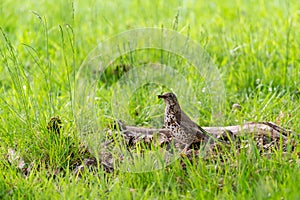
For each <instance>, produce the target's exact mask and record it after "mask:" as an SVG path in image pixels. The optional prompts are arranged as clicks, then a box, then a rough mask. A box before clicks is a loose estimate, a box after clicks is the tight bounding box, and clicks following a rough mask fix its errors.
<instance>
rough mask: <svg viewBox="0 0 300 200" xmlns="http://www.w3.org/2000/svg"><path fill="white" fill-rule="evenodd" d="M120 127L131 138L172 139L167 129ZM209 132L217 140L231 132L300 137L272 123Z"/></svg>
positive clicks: (206, 129)
mask: <svg viewBox="0 0 300 200" xmlns="http://www.w3.org/2000/svg"><path fill="white" fill-rule="evenodd" d="M119 124H121V125H119V127H120V130H121V132H122V133H123V134H124V135H127V136H129V137H134V136H145V137H153V135H164V136H167V137H171V133H170V132H169V131H168V130H166V129H163V128H162V129H151V128H142V127H136V126H126V125H124V124H123V123H121V122H119ZM202 128H203V129H204V130H205V131H207V132H208V133H209V134H210V135H211V136H213V137H215V138H219V137H221V136H222V135H223V134H224V132H230V133H232V134H233V135H234V136H237V137H240V136H244V135H249V134H253V135H254V136H268V137H272V138H282V139H287V136H289V135H294V136H297V137H299V135H297V134H295V133H293V132H292V131H290V130H286V129H284V128H282V127H280V126H277V125H276V124H274V123H272V122H249V123H245V124H243V125H235V126H224V127H202Z"/></svg>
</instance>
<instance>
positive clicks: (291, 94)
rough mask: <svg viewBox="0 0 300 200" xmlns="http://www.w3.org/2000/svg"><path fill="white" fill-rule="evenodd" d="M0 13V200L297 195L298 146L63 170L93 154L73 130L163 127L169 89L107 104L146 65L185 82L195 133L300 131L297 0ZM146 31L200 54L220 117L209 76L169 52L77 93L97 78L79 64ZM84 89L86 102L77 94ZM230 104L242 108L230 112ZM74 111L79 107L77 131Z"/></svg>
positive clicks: (148, 88)
mask: <svg viewBox="0 0 300 200" xmlns="http://www.w3.org/2000/svg"><path fill="white" fill-rule="evenodd" d="M0 16H1V17H0V121H1V122H0V149H1V153H0V171H1V173H0V198H1V199H179V198H180V199H300V159H299V152H300V145H299V144H298V145H297V147H296V149H295V150H294V152H288V153H287V154H283V152H282V151H281V150H280V149H279V150H277V151H274V152H273V153H272V154H271V155H270V156H262V155H261V154H260V153H259V151H258V150H257V149H256V148H255V147H253V149H251V151H249V150H245V151H241V152H239V153H236V152H234V151H233V152H228V153H229V154H230V155H231V156H229V158H228V159H226V161H220V160H211V161H210V160H204V159H199V160H198V161H197V165H195V164H193V163H191V162H189V160H188V159H184V158H183V160H182V161H180V160H179V159H178V160H177V161H175V162H173V163H172V164H170V165H168V166H167V167H165V168H163V169H158V170H153V171H149V172H144V173H133V172H123V171H119V170H115V171H114V172H113V173H107V172H105V171H104V170H103V168H101V166H98V169H97V170H96V172H91V171H89V170H84V171H83V172H82V173H81V177H78V176H77V175H75V174H74V172H73V170H74V168H76V166H77V165H79V164H81V163H82V162H83V160H84V159H85V158H89V157H90V156H91V154H90V153H91V152H88V151H87V150H86V148H85V146H84V145H83V144H84V142H85V141H84V140H83V139H82V131H83V129H85V130H84V131H86V132H92V135H93V134H98V135H99V134H103V133H102V132H103V130H104V129H105V130H107V129H112V127H113V126H114V125H113V124H114V120H116V119H119V118H120V117H121V118H122V120H124V121H125V122H126V123H128V124H130V125H136V126H144V127H153V126H161V125H162V119H163V109H164V103H163V102H161V101H160V100H159V99H157V97H156V95H157V94H161V93H163V92H166V91H169V90H174V92H176V87H173V88H172V89H170V88H168V87H167V86H166V85H159V84H152V83H151V84H149V85H143V86H141V87H140V88H139V89H138V90H136V91H133V92H132V97H131V98H130V102H125V104H126V103H127V104H126V105H127V107H126V108H124V110H122V108H121V109H119V110H117V111H116V109H115V108H114V103H113V100H114V99H115V98H116V97H115V96H114V95H115V91H116V89H115V87H114V85H115V83H117V82H118V81H119V80H120V79H121V78H122V77H124V74H126V73H128V71H129V70H130V69H134V67H135V66H136V65H147V63H162V64H164V65H168V66H172V67H174V69H175V70H176V71H178V72H180V73H181V74H183V75H184V76H185V78H186V80H187V83H189V84H191V85H192V86H191V87H193V89H194V91H196V93H193V94H192V97H193V98H195V99H196V100H195V101H191V102H190V101H188V103H189V104H192V107H186V108H187V112H188V113H189V114H191V113H192V114H193V119H194V120H196V121H197V123H198V124H200V125H201V126H227V125H238V124H242V123H244V122H259V121H272V122H274V123H276V124H277V125H279V126H281V127H284V128H286V129H289V130H292V131H293V132H294V133H300V40H299V38H300V4H299V3H298V2H297V1H296V0H290V1H288V0H271V1H267V0H250V1H245V0H225V1H221V0H213V1H196V0H195V1H194V0H186V1H173V0H172V1H139V0H133V1H129V0H123V1H121V0H117V1H97V0H86V1H69V0H67V1H62V0H59V1H44V0H42V1H25V2H24V1H20V0H15V1H12V0H5V1H1V2H0ZM145 27H156V28H166V29H170V30H172V31H176V32H178V33H180V34H181V35H183V36H186V37H187V38H189V39H191V40H193V41H195V42H196V43H199V45H200V46H201V47H202V48H203V50H204V51H205V52H206V53H207V55H209V57H210V59H211V60H212V62H213V63H214V65H215V66H216V69H218V73H220V77H221V79H222V84H223V85H222V87H221V86H220V87H221V88H223V89H224V95H223V94H222V96H221V97H222V98H221V99H222V106H221V107H219V108H220V109H221V110H218V111H220V112H221V114H222V120H220V119H218V120H217V119H216V117H215V116H216V115H215V114H214V113H212V110H211V108H212V106H216V105H215V104H216V102H214V103H213V101H212V99H213V98H214V96H213V95H212V94H208V93H209V91H206V90H204V89H203V88H205V86H204V85H205V84H204V83H205V81H208V80H205V77H200V79H199V77H198V76H196V75H195V74H196V73H194V71H193V70H194V69H193V68H192V66H191V63H189V62H188V60H185V58H182V57H180V56H179V57H178V56H170V54H169V52H167V53H165V52H161V51H156V50H148V51H147V52H144V51H137V52H134V53H129V54H126V55H122V56H120V57H117V58H116V59H115V60H114V63H113V64H111V66H109V67H108V68H106V70H105V71H104V72H103V73H102V75H101V76H99V77H98V76H97V82H96V86H95V87H93V88H91V87H86V88H85V87H79V88H78V83H82V82H80V81H81V80H83V83H85V84H88V83H89V81H90V80H91V79H94V78H95V75H97V69H98V68H95V66H94V68H89V67H85V65H83V63H85V61H86V58H87V57H88V55H90V52H91V51H92V50H93V49H95V48H96V47H97V45H98V44H99V43H100V42H103V41H107V40H109V39H110V38H112V37H114V36H115V35H117V34H119V33H122V32H124V31H128V30H132V29H136V28H145ZM173 43H174V46H176V41H174V42H173ZM145 63H146V64H145ZM82 69H84V70H82ZM95 70H96V71H95ZM79 72H80V73H81V74H80V73H79ZM195 88H196V89H195ZM199 88H202V89H201V90H200V89H199ZM92 89H95V91H94V92H95V93H93V95H94V96H93V95H92V97H94V98H93V99H92V101H90V99H88V100H87V99H86V97H87V96H89V94H90V93H89V92H90V90H92ZM181 91H185V89H184V88H183V89H182V90H181ZM123 93H126V91H122V90H120V91H119V93H117V94H123ZM188 95H191V93H189V94H188ZM219 96H220V94H219ZM89 97H90V96H89ZM192 97H191V98H192ZM182 98H184V96H183V95H181V96H180V99H182ZM77 99H78V102H77ZM119 99H122V97H119ZM180 99H179V100H180ZM216 99H219V98H216ZM181 101H183V100H181ZM91 102H92V103H94V104H95V105H94V107H90V103H91ZM76 103H78V104H76ZM186 103H187V102H185V104H186ZM125 104H124V105H125ZM217 104H218V102H217ZM220 104H221V103H220ZM233 104H239V105H240V106H241V109H240V110H237V111H233V110H232V105H233ZM77 105H84V106H85V107H84V108H85V113H80V116H81V115H86V116H84V119H83V120H82V121H80V122H81V123H80V124H78V123H77V122H78V121H76V117H78V113H77ZM122 105H123V104H122ZM126 109H128V110H129V111H128V113H127V110H126ZM189 109H190V110H189ZM153 110H154V111H153ZM86 112H91V113H92V115H93V116H95V117H96V119H97V120H96V122H94V121H92V122H91V120H90V119H89V116H90V114H91V113H86ZM116 112H119V113H117V114H116ZM127 115H128V116H130V117H131V119H130V120H129V119H128V118H126V117H124V116H127ZM55 116H57V117H59V119H60V120H61V122H62V129H61V132H60V133H59V134H57V133H55V131H54V132H53V131H51V130H50V131H49V125H48V122H49V121H50V119H51V117H55ZM94 123H96V124H97V125H98V126H99V127H96V128H95V127H94V126H93V125H94ZM47 125H48V128H47ZM86 127H87V128H86ZM90 127H93V128H95V129H93V130H90V129H89V128H90ZM50 129H51V128H50ZM86 129H88V130H86ZM291 137H292V136H291ZM295 142H296V143H299V138H297V137H296V139H295ZM20 158H22V160H23V161H24V163H20ZM182 162H184V163H185V165H186V169H182ZM20 165H21V166H20Z"/></svg>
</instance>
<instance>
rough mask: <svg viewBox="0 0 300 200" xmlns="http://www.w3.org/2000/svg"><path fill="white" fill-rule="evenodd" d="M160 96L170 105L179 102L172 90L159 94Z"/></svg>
mask: <svg viewBox="0 0 300 200" xmlns="http://www.w3.org/2000/svg"><path fill="white" fill-rule="evenodd" d="M158 98H160V99H163V100H164V101H165V102H166V104H167V105H170V106H173V105H177V104H178V101H177V97H176V95H175V94H174V93H172V92H167V93H164V94H161V95H158Z"/></svg>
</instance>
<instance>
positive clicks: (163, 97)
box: [157, 94, 166, 99]
mask: <svg viewBox="0 0 300 200" xmlns="http://www.w3.org/2000/svg"><path fill="white" fill-rule="evenodd" d="M157 97H158V98H159V99H165V98H166V96H165V95H163V94H161V95H157Z"/></svg>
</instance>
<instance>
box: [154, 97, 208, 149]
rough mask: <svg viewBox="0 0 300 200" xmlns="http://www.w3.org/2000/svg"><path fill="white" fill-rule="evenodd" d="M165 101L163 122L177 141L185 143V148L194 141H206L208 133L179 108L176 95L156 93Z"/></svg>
mask: <svg viewBox="0 0 300 200" xmlns="http://www.w3.org/2000/svg"><path fill="white" fill-rule="evenodd" d="M158 98H160V99H163V100H164V101H165V103H166V108H165V115H164V123H163V126H164V128H165V129H167V130H169V131H170V132H171V134H172V136H173V137H174V139H175V140H176V141H177V142H180V143H181V144H185V145H186V147H185V148H187V147H188V146H189V145H190V144H192V143H194V142H207V141H208V139H209V133H208V132H207V131H205V130H204V129H203V128H201V127H200V126H199V125H198V124H196V123H195V122H194V121H193V120H191V119H190V118H189V117H188V116H187V115H186V114H185V113H184V112H183V111H182V109H181V107H180V105H179V102H178V100H177V97H176V95H175V94H174V93H172V92H167V93H164V94H162V95H158Z"/></svg>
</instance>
